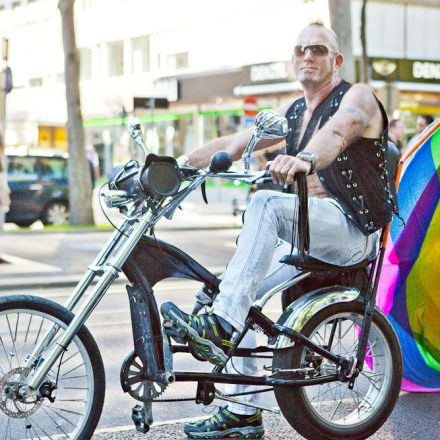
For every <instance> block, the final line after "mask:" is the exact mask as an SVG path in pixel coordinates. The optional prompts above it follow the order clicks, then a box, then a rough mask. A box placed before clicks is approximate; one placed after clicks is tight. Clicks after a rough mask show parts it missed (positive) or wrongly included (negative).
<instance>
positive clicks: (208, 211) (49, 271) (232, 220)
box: [0, 188, 246, 292]
mask: <svg viewBox="0 0 440 440" xmlns="http://www.w3.org/2000/svg"><path fill="white" fill-rule="evenodd" d="M245 194H246V193H245V192H244V191H243V190H242V189H238V188H237V189H236V190H235V189H232V190H228V191H223V190H222V191H220V190H219V189H217V188H210V190H209V191H208V201H209V204H208V205H206V204H205V203H204V202H203V201H202V200H201V196H200V194H199V193H194V194H191V195H190V196H189V197H188V199H187V201H186V202H185V203H183V204H182V209H181V210H180V209H178V210H177V211H176V212H175V214H174V217H173V218H172V220H167V219H165V218H163V219H161V220H160V221H159V222H158V224H157V226H156V230H157V231H172V230H174V231H176V230H177V231H191V230H200V229H224V228H240V227H241V225H242V223H241V215H237V216H234V215H233V214H232V199H233V198H238V199H239V200H241V199H242V198H243V200H244V198H245ZM106 213H107V215H108V216H109V217H110V220H111V221H112V222H113V223H114V224H115V225H118V224H119V223H120V221H121V219H122V217H121V215H120V214H119V213H118V211H117V210H108V209H106ZM95 221H96V224H97V225H109V222H108V221H107V219H106V218H105V216H104V214H103V213H102V212H101V210H100V209H99V205H97V204H96V203H95ZM57 232H59V233H64V234H66V233H69V232H72V233H80V232H84V233H87V232H94V233H96V232H98V233H101V232H102V233H107V234H109V233H110V232H111V229H84V230H78V229H72V230H71V231H69V229H65V230H59V231H57V230H52V231H50V233H57ZM45 233H46V231H44V230H43V226H42V224H41V223H40V222H36V223H35V224H34V225H33V226H32V227H31V228H30V230H19V229H18V228H17V227H16V226H15V225H11V224H7V225H6V227H5V231H4V232H3V233H2V234H3V235H14V236H17V240H20V239H23V238H24V237H26V236H29V235H32V236H35V235H38V234H45ZM1 237H2V236H1V235H0V257H1V258H2V259H3V260H4V261H5V262H4V263H0V292H6V291H11V290H12V291H15V290H19V289H31V288H34V287H36V286H38V287H39V288H49V287H52V288H53V287H60V288H62V287H73V286H75V285H76V284H77V283H78V282H79V280H80V279H81V277H82V275H83V274H82V273H78V274H67V273H65V272H64V271H63V270H61V269H59V268H58V267H56V266H52V265H49V264H42V263H40V262H38V261H34V260H29V259H24V258H20V257H18V256H16V255H11V254H5V253H2V252H1ZM210 269H212V270H213V271H214V272H217V268H210ZM115 282H116V283H118V284H125V283H126V278H125V276H124V274H121V275H120V277H119V278H118V279H117V280H116V281H115Z"/></svg>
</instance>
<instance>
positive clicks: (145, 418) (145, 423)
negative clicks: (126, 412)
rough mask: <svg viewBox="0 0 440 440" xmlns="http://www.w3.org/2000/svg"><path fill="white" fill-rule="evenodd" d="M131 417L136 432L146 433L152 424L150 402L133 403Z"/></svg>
mask: <svg viewBox="0 0 440 440" xmlns="http://www.w3.org/2000/svg"><path fill="white" fill-rule="evenodd" d="M131 419H132V420H133V422H134V425H135V427H136V431H137V432H141V433H142V434H146V433H147V432H148V431H149V430H150V426H151V425H152V424H153V411H152V402H144V406H143V407H142V406H140V405H135V406H134V407H133V409H132V415H131Z"/></svg>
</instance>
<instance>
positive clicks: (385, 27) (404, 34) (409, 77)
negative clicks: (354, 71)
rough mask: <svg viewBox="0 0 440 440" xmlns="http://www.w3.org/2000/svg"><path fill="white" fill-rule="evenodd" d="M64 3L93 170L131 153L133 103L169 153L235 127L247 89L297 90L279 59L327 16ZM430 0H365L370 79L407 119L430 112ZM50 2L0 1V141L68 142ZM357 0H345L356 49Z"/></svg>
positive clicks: (288, 9)
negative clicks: (1, 125)
mask: <svg viewBox="0 0 440 440" xmlns="http://www.w3.org/2000/svg"><path fill="white" fill-rule="evenodd" d="M75 3H76V5H75V20H76V38H77V46H78V50H79V55H80V62H81V100H82V112H83V118H84V126H85V131H86V141H87V143H88V144H91V145H94V146H95V148H96V150H97V151H98V154H99V155H100V157H101V159H103V160H102V161H101V163H102V168H103V169H102V171H103V172H106V171H107V170H108V169H109V168H110V167H111V165H112V163H113V162H114V161H116V162H121V161H123V160H125V159H126V158H127V157H128V156H130V154H133V152H131V153H130V141H129V138H128V135H127V130H126V123H127V119H128V118H129V117H130V116H131V115H133V114H136V115H137V116H139V118H140V119H141V121H142V123H143V124H144V131H145V134H146V141H147V144H148V146H149V148H150V149H151V150H152V151H155V152H157V153H160V154H170V155H175V156H177V155H179V154H181V153H183V152H187V151H190V150H192V149H194V148H196V147H198V146H200V145H202V144H203V143H205V142H206V141H208V140H210V139H212V138H214V137H216V136H218V135H223V134H227V133H229V132H232V131H235V130H236V129H237V128H239V127H240V125H241V124H242V123H243V121H242V118H241V116H242V114H243V101H244V98H245V97H246V96H254V97H255V98H256V100H257V106H258V107H259V108H266V107H271V108H276V107H278V106H279V105H280V104H281V103H283V102H284V101H285V100H289V99H292V98H294V97H296V96H299V95H300V94H301V90H300V87H299V85H298V83H296V81H295V78H294V75H293V72H292V70H291V65H290V57H291V53H292V45H293V42H294V41H295V37H296V34H297V32H298V31H299V30H300V29H301V28H302V27H303V26H305V25H306V24H307V23H309V22H310V21H312V20H315V19H321V20H322V21H323V22H324V23H326V24H328V22H329V18H328V17H329V14H328V3H327V0H313V1H304V0H294V1H292V0H272V1H271V2H267V1H266V0H241V1H240V2H237V1H232V0H224V1H222V2H221V3H218V2H207V1H204V0H187V1H178V0H163V1H162V2H146V1H144V0H111V1H109V0H76V2H75ZM436 3H438V2H435V1H405V2H397V1H375V0H370V1H369V2H368V9H367V39H368V54H369V56H370V58H371V62H370V78H371V85H372V86H373V87H374V88H375V89H376V90H377V91H378V93H379V94H381V93H382V94H383V95H384V98H385V100H387V103H388V107H389V110H390V112H391V113H392V112H393V111H396V110H398V111H400V112H403V113H404V114H405V115H406V117H407V118H408V120H409V121H410V122H411V120H412V119H411V118H413V115H415V114H417V113H432V114H440V103H439V97H440V67H439V66H440V47H439V46H438V45H437V44H435V42H436V41H440V35H439V34H440V30H439V28H438V26H437V25H436V24H437V23H438V22H439V21H440V20H439V19H440V5H437V6H436ZM57 4H58V1H57V0H33V1H32V0H20V1H13V0H3V1H1V0H0V38H2V37H3V38H7V39H8V42H9V50H8V61H7V64H8V66H10V68H11V70H12V74H13V83H14V88H13V90H12V91H11V93H9V94H8V96H7V115H6V120H7V130H6V142H7V144H8V145H21V144H25V145H30V146H35V145H39V146H47V147H54V148H58V149H66V148H67V146H66V142H67V136H66V130H65V122H66V106H65V87H64V74H63V70H64V59H63V57H64V55H63V48H62V40H61V19H60V14H59V11H58V9H57ZM360 7H361V1H360V0H353V1H352V5H351V12H352V32H353V48H354V54H355V56H359V55H360V53H361V48H360V43H359V41H360V40H359V29H360ZM135 98H137V100H136V99H135ZM151 98H157V99H156V100H155V103H154V104H155V105H154V107H153V106H152V100H151ZM159 98H167V100H168V102H169V104H168V106H167V108H160V107H163V106H161V105H157V104H158V103H160V101H159ZM142 103H144V104H142ZM135 104H136V106H135ZM135 107H136V108H135Z"/></svg>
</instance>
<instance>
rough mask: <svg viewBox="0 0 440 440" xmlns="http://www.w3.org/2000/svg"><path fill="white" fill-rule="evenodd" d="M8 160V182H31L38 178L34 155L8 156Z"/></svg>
mask: <svg viewBox="0 0 440 440" xmlns="http://www.w3.org/2000/svg"><path fill="white" fill-rule="evenodd" d="M8 162H9V164H8V181H9V182H33V181H36V180H38V174H37V171H36V169H35V165H36V159H35V157H19V156H9V157H8Z"/></svg>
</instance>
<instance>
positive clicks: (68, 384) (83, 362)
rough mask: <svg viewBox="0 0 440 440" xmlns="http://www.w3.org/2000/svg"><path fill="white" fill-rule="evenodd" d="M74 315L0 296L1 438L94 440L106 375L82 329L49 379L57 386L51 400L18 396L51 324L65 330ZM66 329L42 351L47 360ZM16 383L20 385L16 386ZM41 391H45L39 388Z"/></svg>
mask: <svg viewBox="0 0 440 440" xmlns="http://www.w3.org/2000/svg"><path fill="white" fill-rule="evenodd" d="M72 319H73V314H72V313H71V312H69V311H68V310H66V309H65V308H63V307H62V306H60V305H58V304H56V303H53V302H52V301H48V300H46V299H43V298H38V297H32V296H24V295H14V296H6V297H3V298H0V341H1V344H0V345H2V347H1V348H2V349H1V350H0V387H1V390H0V433H1V434H0V439H3V438H4V439H9V440H19V439H23V438H57V439H74V440H86V439H90V438H91V437H92V435H93V432H94V431H95V428H96V425H97V424H98V421H99V418H100V416H101V412H102V407H103V403H104V395H105V373H104V365H103V363H102V358H101V354H100V353H99V350H98V347H97V345H96V342H95V341H94V339H93V337H92V335H91V334H90V332H89V331H88V330H87V328H86V327H85V326H82V327H81V329H80V330H79V331H78V333H77V335H76V336H75V337H74V339H73V340H72V342H71V343H70V344H69V345H68V347H67V350H66V351H65V352H64V354H63V355H62V357H60V359H58V360H57V361H56V362H55V364H54V366H53V367H52V369H51V370H50V371H49V373H48V375H47V376H46V378H45V381H44V382H43V384H44V383H46V384H47V385H45V386H46V387H51V386H54V385H56V387H55V388H54V389H53V390H52V391H51V392H50V397H51V398H53V399H54V401H53V402H52V401H51V400H50V399H49V398H47V397H44V398H41V395H38V396H31V397H29V398H27V399H23V398H20V397H19V395H18V393H17V386H20V385H19V384H22V383H23V381H24V377H27V376H28V375H29V373H30V369H29V368H27V367H25V360H26V358H27V356H28V355H29V354H30V353H31V352H32V351H33V349H34V347H35V345H36V344H37V342H39V341H41V340H42V338H43V337H44V335H45V334H46V332H47V330H48V329H49V328H51V327H52V325H53V324H56V325H58V326H59V327H60V328H61V329H65V328H66V327H67V326H68V325H69V323H70V322H71V320H72ZM61 334H62V331H58V333H57V334H56V335H55V337H54V339H53V340H52V343H51V344H50V345H48V346H47V347H46V348H45V349H44V350H43V352H42V355H41V357H40V359H43V358H44V357H45V356H47V355H48V354H49V353H50V352H51V350H52V348H53V347H54V345H55V344H56V343H57V339H58V338H59V337H60V336H61ZM17 384H18V385H17ZM40 390H41V388H40Z"/></svg>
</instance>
